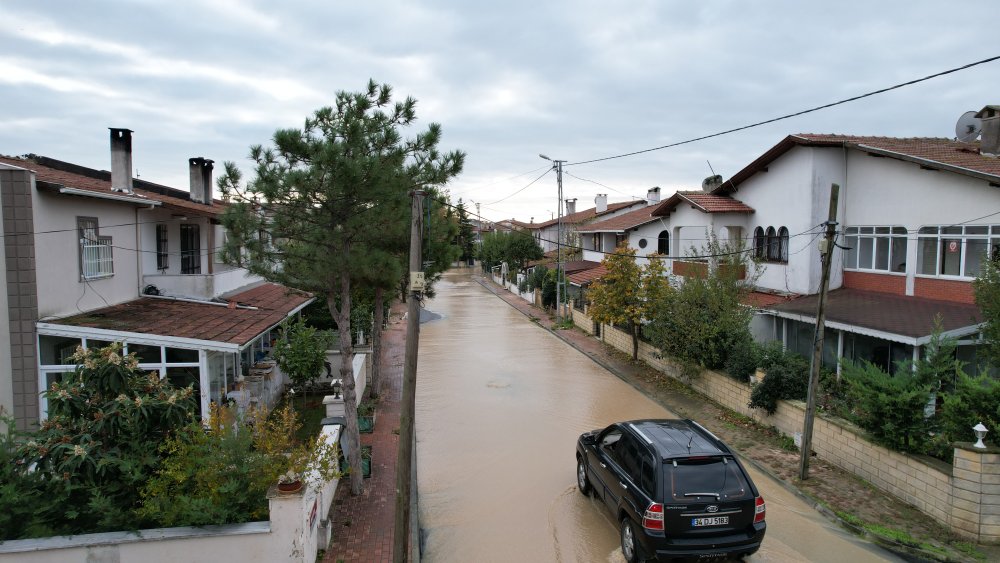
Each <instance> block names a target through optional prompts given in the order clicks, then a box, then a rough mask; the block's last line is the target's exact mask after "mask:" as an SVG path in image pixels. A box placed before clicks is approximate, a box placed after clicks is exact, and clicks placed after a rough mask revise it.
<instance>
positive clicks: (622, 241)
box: [615, 234, 628, 248]
mask: <svg viewBox="0 0 1000 563" xmlns="http://www.w3.org/2000/svg"><path fill="white" fill-rule="evenodd" d="M622 246H628V238H627V237H626V236H625V235H621V234H616V235H615V248H620V247H622Z"/></svg>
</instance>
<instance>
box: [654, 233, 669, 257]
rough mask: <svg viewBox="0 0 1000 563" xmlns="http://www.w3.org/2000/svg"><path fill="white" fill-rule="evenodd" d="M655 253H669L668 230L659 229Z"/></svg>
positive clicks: (665, 254)
mask: <svg viewBox="0 0 1000 563" xmlns="http://www.w3.org/2000/svg"><path fill="white" fill-rule="evenodd" d="M656 253H657V254H662V255H664V256H669V255H670V233H669V232H668V231H660V234H659V235H657V237H656Z"/></svg>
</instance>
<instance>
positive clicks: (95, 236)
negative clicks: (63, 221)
mask: <svg viewBox="0 0 1000 563" xmlns="http://www.w3.org/2000/svg"><path fill="white" fill-rule="evenodd" d="M76 226H77V234H78V238H79V241H80V279H81V280H82V281H87V280H95V279H100V278H108V277H111V276H113V275H115V269H114V255H113V248H114V247H113V246H112V244H111V237H104V236H100V233H99V232H98V228H97V218H96V217H77V218H76Z"/></svg>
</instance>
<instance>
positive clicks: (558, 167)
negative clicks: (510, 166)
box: [538, 154, 566, 323]
mask: <svg viewBox="0 0 1000 563" xmlns="http://www.w3.org/2000/svg"><path fill="white" fill-rule="evenodd" d="M538 156H539V157H541V158H544V159H545V160H548V161H549V162H551V163H552V167H553V168H555V169H556V184H557V185H558V186H559V202H558V207H556V209H558V210H559V221H558V222H557V223H556V323H558V322H559V321H560V320H561V319H562V294H563V291H562V289H561V288H562V201H563V193H562V167H563V163H564V162H566V161H565V160H553V159H551V158H549V157H547V156H545V155H544V154H539V155H538Z"/></svg>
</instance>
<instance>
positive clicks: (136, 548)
mask: <svg viewBox="0 0 1000 563" xmlns="http://www.w3.org/2000/svg"><path fill="white" fill-rule="evenodd" d="M340 429H341V426H340V425H339V424H337V425H328V426H324V427H323V431H322V434H321V436H322V437H323V439H324V440H326V441H327V442H332V443H336V442H337V441H339V439H340ZM337 483H338V480H337V479H334V480H332V481H328V482H323V483H319V484H315V485H309V484H307V485H306V486H304V487H302V489H301V490H300V491H299V492H297V493H292V494H284V493H280V494H279V493H278V492H277V491H276V489H277V487H271V490H270V491H268V494H267V497H268V502H269V504H270V520H269V521H267V522H249V523H246V524H229V525H224V526H204V527H198V528H192V527H185V528H158V529H151V530H138V531H135V532H109V533H103V534H82V535H78V536H59V537H52V538H39V539H31V540H13V541H7V542H0V563H7V562H10V563H15V562H16V563H65V562H77V561H78V562H80V563H160V562H163V563H173V562H175V561H247V562H261V563H271V562H281V561H284V562H291V563H313V562H314V561H316V554H317V553H318V550H319V549H325V548H326V546H327V545H328V544H329V542H330V531H331V528H330V525H329V510H330V506H331V504H332V503H333V498H334V496H335V495H336V492H337Z"/></svg>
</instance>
